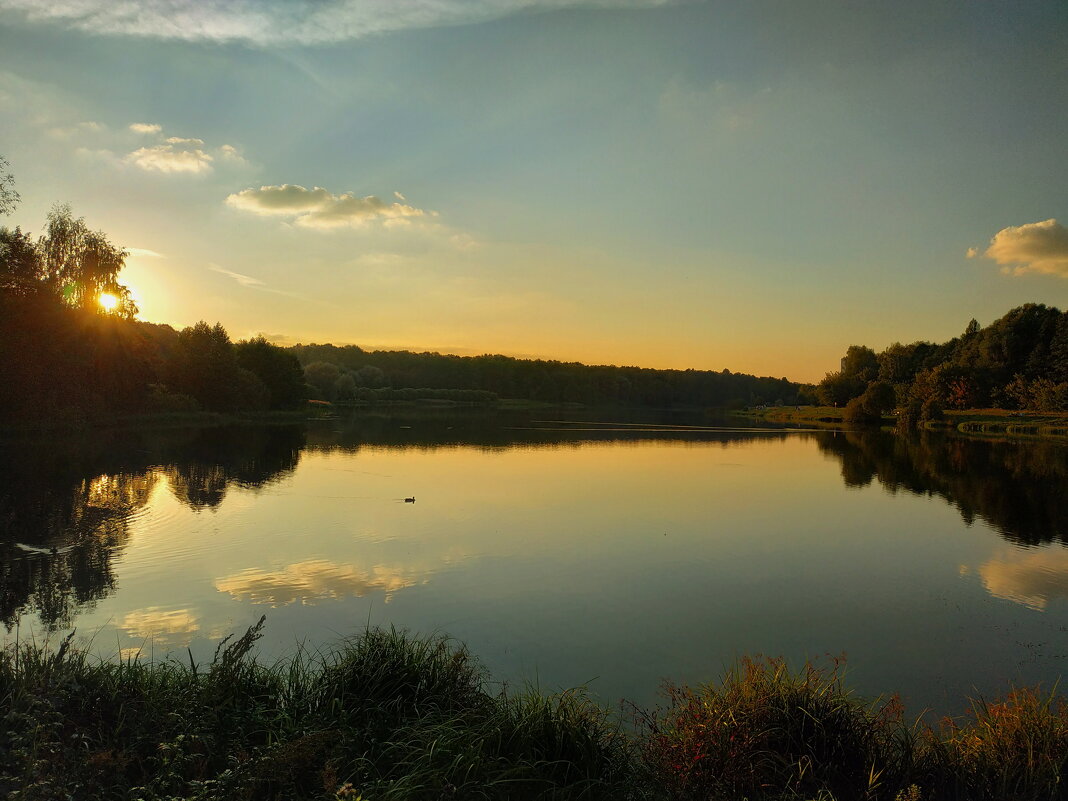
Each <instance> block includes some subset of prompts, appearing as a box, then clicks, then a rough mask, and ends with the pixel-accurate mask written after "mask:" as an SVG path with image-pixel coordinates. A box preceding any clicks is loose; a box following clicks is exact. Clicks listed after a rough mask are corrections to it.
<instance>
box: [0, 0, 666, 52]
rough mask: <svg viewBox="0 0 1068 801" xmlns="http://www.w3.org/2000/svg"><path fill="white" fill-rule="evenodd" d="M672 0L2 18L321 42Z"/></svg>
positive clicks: (192, 3)
mask: <svg viewBox="0 0 1068 801" xmlns="http://www.w3.org/2000/svg"><path fill="white" fill-rule="evenodd" d="M669 2H671V0H478V2H472V0H434V2H427V0H391V1H390V2H388V3H387V2H382V0H262V1H261V2H257V3H249V2H231V0H125V2H121V3H116V2H114V0H0V21H3V20H4V17H7V18H8V19H11V18H12V17H17V18H21V19H24V20H27V21H29V22H36V23H52V24H59V25H63V26H65V27H69V28H75V29H77V30H82V31H86V32H89V33H94V34H99V35H107V36H121V35H125V36H145V37H152V38H159V39H181V40H185V41H211V42H231V41H242V42H249V43H252V44H257V45H279V44H294V43H296V44H323V43H328V42H341V41H348V40H352V39H362V38H365V37H368V36H374V35H376V34H381V33H386V32H389V31H399V30H405V29H408V28H431V27H438V26H445V25H465V24H471V23H477V22H485V21H488V20H493V19H498V18H500V17H505V16H508V15H511V14H516V13H520V12H524V11H551V10H554V9H561V8H608V9H611V8H644V7H656V6H662V5H666V4H668V3H669Z"/></svg>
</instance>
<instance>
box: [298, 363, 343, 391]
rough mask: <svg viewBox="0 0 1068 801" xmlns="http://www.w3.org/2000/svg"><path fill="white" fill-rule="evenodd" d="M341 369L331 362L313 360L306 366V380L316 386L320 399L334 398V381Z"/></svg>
mask: <svg viewBox="0 0 1068 801" xmlns="http://www.w3.org/2000/svg"><path fill="white" fill-rule="evenodd" d="M340 374H341V371H340V370H339V369H338V367H337V365H336V364H331V363H330V362H312V363H311V364H309V365H308V366H307V367H305V368H304V380H305V381H307V382H308V384H309V385H310V386H312V387H314V389H315V392H316V395H317V396H318V397H319V399H320V400H333V399H334V383H335V382H336V381H337V379H338V376H339V375H340Z"/></svg>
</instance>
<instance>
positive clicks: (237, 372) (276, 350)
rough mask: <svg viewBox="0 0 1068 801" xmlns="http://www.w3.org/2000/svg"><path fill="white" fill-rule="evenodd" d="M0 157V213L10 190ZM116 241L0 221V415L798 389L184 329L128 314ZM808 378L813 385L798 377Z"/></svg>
mask: <svg viewBox="0 0 1068 801" xmlns="http://www.w3.org/2000/svg"><path fill="white" fill-rule="evenodd" d="M5 166H6V162H4V161H3V159H2V158H0V214H6V213H9V212H10V211H11V210H12V209H13V208H14V206H15V205H16V204H17V203H18V201H19V197H18V194H17V193H16V192H15V191H14V188H13V185H12V179H11V176H10V175H9V174H3V173H4V170H3V168H4V167H5ZM126 256H127V253H126V251H124V250H123V249H122V248H120V247H118V246H116V245H114V244H113V243H112V242H111V241H110V240H109V239H108V237H107V235H106V234H104V233H103V232H101V231H93V230H91V229H90V228H89V227H88V226H87V225H86V223H85V221H84V219H82V218H76V217H74V215H73V214H72V212H71V210H70V208H69V207H67V206H56V207H54V208H53V209H52V211H51V212H50V213H49V215H48V219H47V221H46V224H45V227H44V233H43V234H42V235H40V236H39V237H37V238H34V237H32V236H31V235H30V234H28V233H24V232H23V231H22V230H21V229H20V228H14V229H11V228H6V227H0V421H2V422H14V423H25V422H31V423H32V422H57V421H58V422H64V421H69V422H78V421H84V420H94V419H101V418H105V417H108V416H113V415H116V414H120V415H125V414H144V413H181V412H193V411H198V410H202V411H210V412H249V411H252V412H259V411H271V410H277V411H284V410H296V409H301V408H303V407H304V405H305V403H306V401H307V400H308V399H309V398H311V399H320V400H323V401H332V402H352V403H360V402H363V403H383V402H396V401H402V402H403V401H449V402H458V403H474V404H492V403H496V402H497V401H498V400H499V399H501V398H509V399H513V398H514V399H524V400H535V401H544V402H549V403H582V404H598V405H628V406H655V407H674V406H696V407H715V406H743V405H750V404H762V403H779V404H781V403H790V404H793V403H802V402H805V401H806V400H808V399H810V397H811V396H810V395H808V394H806V388H805V387H804V386H802V385H800V384H797V383H794V382H791V381H788V380H787V379H785V378H758V377H756V376H751V375H745V374H741V373H731V372H730V371H729V370H723V371H722V372H712V371H699V370H651V369H642V368H637V367H609V366H600V367H589V366H586V365H582V364H577V363H563V362H555V361H541V360H525V359H513V358H509V357H507V356H488V355H487V356H476V357H460V356H448V355H441V354H437V353H411V352H408V351H365V350H363V349H361V348H358V347H356V346H347V347H335V346H333V345H298V346H294V347H291V348H286V349H283V348H280V347H278V346H275V345H272V344H271V343H268V342H267V341H265V340H264V339H262V338H258V339H252V340H248V341H243V342H236V343H234V342H231V340H230V338H229V336H228V334H227V332H226V330H225V329H224V328H223V327H222V325H220V324H219V323H216V324H214V325H210V324H208V323H206V322H203V321H202V322H199V323H197V324H196V325H194V326H190V327H189V328H186V329H184V330H182V331H176V330H175V329H173V328H172V327H171V326H169V325H157V324H152V323H146V322H141V321H138V320H136V319H135V316H136V314H137V307H136V305H135V303H134V301H133V299H132V298H131V296H130V293H129V291H128V289H127V288H126V287H125V286H124V285H123V284H121V283H120V282H119V272H120V271H121V270H122V268H123V266H124V264H125V259H126ZM808 389H809V390H811V388H808Z"/></svg>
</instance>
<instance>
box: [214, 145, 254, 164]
mask: <svg viewBox="0 0 1068 801" xmlns="http://www.w3.org/2000/svg"><path fill="white" fill-rule="evenodd" d="M219 158H220V159H222V160H223V161H227V162H229V163H231V164H239V165H241V166H245V165H247V164H248V161H246V160H245V157H244V156H242V155H241V151H240V150H238V149H237V148H236V147H234V146H233V145H223V146H222V147H220V148H219Z"/></svg>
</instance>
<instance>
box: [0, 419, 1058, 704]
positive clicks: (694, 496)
mask: <svg viewBox="0 0 1068 801" xmlns="http://www.w3.org/2000/svg"><path fill="white" fill-rule="evenodd" d="M652 422H656V423H657V424H659V425H660V426H663V425H665V424H666V423H671V424H673V425H676V426H683V425H690V426H701V427H703V428H689V429H685V428H673V429H672V428H664V427H660V428H656V427H653V426H651V425H650V424H651V423H652ZM410 496H414V497H415V498H416V502H415V503H406V502H405V501H404V498H406V497H410ZM1066 499H1068V449H1066V448H1065V447H1064V446H1062V445H1058V444H1051V443H1042V442H1038V443H1013V442H993V441H985V440H969V439H963V438H955V437H954V438H951V437H939V436H934V435H926V436H920V437H915V438H911V439H910V438H903V437H894V436H892V435H888V434H880V433H842V432H825V431H818V432H817V431H797V430H775V429H768V428H760V427H751V428H745V427H740V426H739V425H738V424H737V423H727V424H723V423H722V421H721V422H720V423H719V427H716V422H715V421H710V420H707V419H703V418H691V419H684V418H674V419H671V420H665V419H663V418H659V419H655V420H654V418H651V417H650V418H647V419H645V420H640V419H639V420H635V419H628V420H625V421H624V420H623V419H622V418H618V419H613V420H610V421H607V423H606V421H605V420H604V419H601V420H599V422H598V423H594V422H591V421H581V420H572V421H569V422H561V421H558V420H555V421H554V420H543V419H541V418H538V417H537V416H535V419H530V418H529V417H520V416H509V415H503V414H499V415H494V414H489V415H486V414H471V415H463V416H446V415H440V416H436V415H432V414H418V415H417V414H414V413H409V414H393V413H387V414H380V415H362V416H359V417H355V418H352V419H351V420H341V421H333V422H329V423H325V424H318V425H316V426H313V427H310V428H303V427H294V428H274V429H252V428H242V429H208V430H201V431H194V430H183V431H174V432H164V433H160V432H155V433H124V434H117V433H108V434H100V435H97V436H93V437H89V438H80V439H77V440H75V441H42V440H38V441H35V442H34V443H32V444H31V443H21V444H20V443H12V442H6V443H4V444H3V445H2V455H0V616H2V620H3V622H4V624H5V626H6V633H4V631H3V630H2V629H0V634H3V636H4V637H5V639H6V640H7V641H11V640H13V639H14V638H15V637H16V636H17V637H20V638H27V637H30V636H34V637H36V638H38V639H39V640H40V639H42V638H44V637H46V636H53V637H55V636H57V635H58V634H61V633H65V632H66V631H68V630H69V629H70V628H72V627H77V631H78V637H79V638H84V639H85V640H89V639H90V638H91V639H92V643H93V648H94V649H95V650H97V651H98V652H100V653H102V654H115V653H120V652H121V653H125V654H128V653H131V649H133V650H136V649H141V650H142V651H143V653H145V654H151V655H154V656H157V657H159V656H162V655H163V654H166V653H170V652H173V651H177V650H181V651H183V653H184V650H185V649H186V648H190V649H192V651H193V653H194V654H195V655H199V656H201V657H204V658H207V657H209V656H210V654H211V652H212V651H213V649H214V644H215V642H216V641H217V640H218V639H219V638H220V637H222V636H224V635H226V634H228V633H230V632H232V631H235V630H240V629H243V628H244V627H245V626H247V625H249V624H250V623H252V622H254V621H255V620H257V619H258V618H259V616H260V615H261V614H266V615H267V621H268V623H267V635H266V636H265V638H264V640H263V641H262V642H261V645H262V650H263V652H264V653H265V654H266V655H268V656H275V655H283V654H286V653H292V652H293V651H294V650H295V648H296V647H297V643H298V642H304V643H306V644H307V645H310V646H313V647H318V646H322V645H327V644H329V643H331V642H333V641H336V640H337V639H338V638H339V637H342V636H344V635H346V634H350V633H353V632H356V631H358V630H360V629H362V628H363V627H364V626H365V625H366V624H367V623H368V622H370V623H372V624H386V625H388V624H395V625H397V626H403V627H408V628H410V629H412V630H414V631H418V632H442V633H448V634H450V635H453V636H455V637H457V638H459V639H461V640H463V641H465V642H467V643H468V644H469V646H470V647H471V649H472V651H473V652H474V653H476V654H477V655H479V657H480V658H481V659H482V660H483V662H484V663H485V664H486V665H487V666H488V667H489V669H490V671H491V672H492V674H493V675H494V676H495V677H496V678H501V679H506V680H508V681H510V682H524V681H530V682H536V683H537V684H539V685H540V686H541V688H542V689H558V688H562V687H571V686H575V685H578V684H583V683H588V685H589V687H590V689H591V691H592V692H593V694H594V695H596V696H597V697H599V698H600V699H602V700H603V701H605V702H608V703H613V702H615V701H616V700H618V699H620V698H623V697H626V698H629V699H632V700H636V701H638V702H640V703H648V702H651V701H653V700H655V698H656V693H657V689H658V686H659V684H660V682H661V681H662V680H663V679H665V678H670V679H673V680H676V681H683V682H697V681H702V680H708V679H711V678H714V677H715V676H716V675H718V674H719V672H720V671H721V669H722V668H723V666H725V665H727V664H729V663H730V662H731V661H732V660H733V659H734V658H735V657H737V656H739V655H742V654H747V653H748V654H753V653H765V654H773V655H780V654H781V655H784V656H786V657H788V658H790V659H803V658H805V657H820V656H821V655H824V654H835V655H837V654H840V653H843V652H844V653H846V654H847V657H848V664H849V666H850V674H851V678H850V681H851V683H852V684H853V685H854V686H855V687H856V688H857V689H858V690H860V691H861V692H863V693H865V694H870V695H874V694H878V693H882V692H889V691H900V692H901V693H902V694H903V696H904V698H905V700H906V702H907V703H908V704H909V706H910V708H912V709H915V710H917V711H918V710H919V709H922V708H924V707H930V708H932V709H935V710H937V711H939V712H944V711H954V710H958V709H959V708H960V705H961V699H962V697H963V695H964V694H965V693H968V692H973V693H974V691H975V690H978V691H979V692H982V693H986V694H990V693H993V692H997V691H1000V690H1003V689H1005V688H1006V686H1007V685H1008V683H1009V682H1010V681H1012V682H1017V683H1021V682H1024V683H1031V682H1035V681H1040V680H1041V681H1045V682H1052V681H1054V680H1056V679H1057V678H1058V677H1059V676H1060V675H1061V674H1062V672H1064V673H1068V669H1066V667H1068V548H1066V547H1065V544H1066V543H1068V503H1066ZM50 632H51V634H50Z"/></svg>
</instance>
